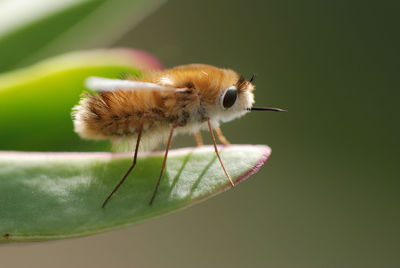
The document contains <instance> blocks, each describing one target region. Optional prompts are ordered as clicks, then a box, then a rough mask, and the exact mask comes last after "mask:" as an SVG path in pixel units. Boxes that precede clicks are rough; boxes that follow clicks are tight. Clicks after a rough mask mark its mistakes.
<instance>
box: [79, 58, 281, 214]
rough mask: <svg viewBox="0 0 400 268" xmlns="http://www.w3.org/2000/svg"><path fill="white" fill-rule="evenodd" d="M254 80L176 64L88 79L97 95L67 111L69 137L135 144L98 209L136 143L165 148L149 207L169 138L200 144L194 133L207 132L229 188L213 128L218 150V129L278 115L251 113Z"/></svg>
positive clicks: (221, 138)
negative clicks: (181, 136)
mask: <svg viewBox="0 0 400 268" xmlns="http://www.w3.org/2000/svg"><path fill="white" fill-rule="evenodd" d="M253 81H254V75H253V76H252V77H251V78H250V79H249V80H246V79H245V78H244V77H243V76H241V75H239V74H238V73H236V72H234V71H232V70H229V69H221V68H217V67H214V66H211V65H205V64H190V65H182V66H178V67H175V68H172V69H167V70H162V71H154V72H151V71H150V72H146V73H144V74H143V76H142V77H140V78H134V77H132V78H129V79H108V78H101V77H89V78H88V79H87V80H86V86H87V87H88V88H89V89H90V90H93V91H96V92H97V93H90V92H87V93H84V95H83V97H82V99H81V100H80V102H79V104H78V105H76V106H75V107H74V108H73V119H74V127H75V132H77V133H78V134H79V135H80V136H81V137H82V138H86V139H110V140H111V142H112V143H113V144H120V143H121V142H126V141H128V142H130V143H132V144H135V152H134V155H133V162H132V164H131V166H130V167H129V169H128V171H127V172H126V173H125V175H124V176H123V177H122V179H121V180H120V182H119V183H118V184H117V185H116V186H115V188H114V189H113V190H112V191H111V192H110V194H109V195H108V196H107V198H106V199H105V200H104V202H103V205H102V207H103V208H104V207H105V206H106V204H107V202H108V201H109V200H110V198H111V197H112V196H113V195H114V193H115V192H116V191H117V190H118V188H119V187H120V186H121V185H122V184H123V182H124V181H125V179H126V178H127V176H128V175H129V173H130V172H131V171H132V170H133V168H134V167H135V165H136V159H137V154H138V149H139V144H141V142H142V143H145V144H146V145H147V147H149V146H150V147H151V145H154V144H157V143H156V142H155V141H159V140H163V141H166V149H165V154H164V159H163V162H162V167H161V171H160V175H159V177H158V180H157V183H156V186H155V189H154V192H153V195H152V197H151V199H150V205H151V204H152V203H153V201H154V199H155V197H156V194H157V190H158V187H159V185H160V181H161V178H162V175H163V171H164V169H165V164H166V161H167V156H168V150H169V148H170V145H171V140H172V137H173V136H174V134H177V133H189V134H193V135H194V136H195V139H196V142H197V145H198V146H201V145H203V142H202V138H201V135H200V130H204V129H205V130H207V129H208V131H209V132H210V135H211V139H212V142H213V145H214V149H215V153H216V155H217V157H218V160H219V162H220V164H221V167H222V170H223V172H224V173H225V175H226V177H227V179H228V181H229V183H230V184H231V185H232V186H234V183H233V181H232V179H231V178H230V176H229V174H228V172H227V170H226V169H225V167H224V165H223V163H222V160H221V158H220V156H219V153H218V148H217V145H216V141H215V137H214V133H213V129H214V130H215V131H216V133H217V137H218V139H219V141H220V142H221V143H223V144H224V145H229V142H228V141H227V139H226V138H225V137H224V136H223V134H222V131H221V129H220V128H219V124H220V123H221V122H227V121H231V120H233V119H235V118H238V117H240V116H242V115H244V114H246V113H247V112H249V111H278V112H281V111H284V110H282V109H278V108H269V107H263V108H256V107H253V103H254V95H253V90H254V85H253V84H252V82H253Z"/></svg>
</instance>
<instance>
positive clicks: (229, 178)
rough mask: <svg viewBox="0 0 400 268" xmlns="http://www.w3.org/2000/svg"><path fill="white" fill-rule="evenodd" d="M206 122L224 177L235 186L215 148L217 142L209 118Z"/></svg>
mask: <svg viewBox="0 0 400 268" xmlns="http://www.w3.org/2000/svg"><path fill="white" fill-rule="evenodd" d="M207 122H208V129H209V130H210V134H211V139H212V142H213V145H214V150H215V153H216V154H217V157H218V160H219V162H220V163H221V167H222V169H223V170H224V172H225V175H226V177H227V178H228V180H229V183H230V184H231V185H232V186H235V184H234V183H233V181H232V179H231V177H230V176H229V174H228V172H227V171H226V169H225V167H224V164H223V163H222V160H221V157H219V153H218V148H217V144H216V142H215V137H214V133H213V130H212V128H211V123H210V118H207Z"/></svg>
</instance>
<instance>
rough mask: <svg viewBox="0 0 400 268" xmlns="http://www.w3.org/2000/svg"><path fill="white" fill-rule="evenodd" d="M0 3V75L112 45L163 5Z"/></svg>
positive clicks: (98, 0) (155, 0)
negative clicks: (58, 56)
mask: <svg viewBox="0 0 400 268" xmlns="http://www.w3.org/2000/svg"><path fill="white" fill-rule="evenodd" d="M45 2H46V1H38V2H36V1H31V2H27V3H26V4H25V5H23V6H21V5H20V4H18V2H17V1H15V3H13V1H7V2H5V3H0V22H1V24H0V59H1V61H0V72H3V71H7V70H11V69H13V68H15V67H21V66H26V65H27V64H30V63H32V62H35V61H37V60H41V59H43V58H46V57H49V56H53V55H56V54H60V53H65V52H68V51H72V50H76V49H88V48H96V47H104V46H109V45H112V44H113V43H114V42H115V41H116V40H118V39H119V38H121V36H123V34H125V33H126V32H127V31H129V30H130V29H131V28H132V27H134V26H135V25H136V24H137V23H138V22H139V21H141V20H142V19H144V18H145V17H146V16H147V15H148V14H150V13H151V12H152V11H153V10H155V9H156V8H157V7H158V6H160V5H161V4H162V3H164V2H165V0H73V1H71V0H57V1H53V2H50V1H47V3H45Z"/></svg>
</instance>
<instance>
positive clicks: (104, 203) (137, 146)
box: [101, 126, 143, 208]
mask: <svg viewBox="0 0 400 268" xmlns="http://www.w3.org/2000/svg"><path fill="white" fill-rule="evenodd" d="M142 130H143V126H140V128H139V133H138V137H137V141H136V147H135V154H134V156H133V162H132V165H131V166H130V168H129V169H128V171H127V172H126V173H125V175H124V176H123V177H122V179H121V181H120V182H119V183H118V184H117V186H115V188H114V190H112V192H111V193H110V194H109V195H108V196H107V198H106V200H104V202H103V205H102V206H101V207H102V208H104V207H105V206H106V204H107V202H108V200H110V198H111V197H112V196H113V194H114V193H115V192H116V191H117V190H118V188H119V187H120V186H121V185H122V184H123V183H124V181H125V179H126V178H127V177H128V175H129V173H131V171H132V169H133V168H134V167H135V165H136V159H137V154H138V149H139V143H140V139H141V137H142Z"/></svg>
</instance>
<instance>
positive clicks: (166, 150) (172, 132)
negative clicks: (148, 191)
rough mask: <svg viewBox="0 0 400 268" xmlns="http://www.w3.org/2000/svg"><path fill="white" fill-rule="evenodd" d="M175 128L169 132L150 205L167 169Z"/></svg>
mask: <svg viewBox="0 0 400 268" xmlns="http://www.w3.org/2000/svg"><path fill="white" fill-rule="evenodd" d="M175 128H176V126H175V125H174V126H172V129H171V132H170V133H169V137H168V143H167V148H166V149H165V154H164V159H163V163H162V167H161V171H160V176H159V177H158V181H157V184H156V188H155V189H154V192H153V196H152V197H151V200H150V203H149V205H151V204H153V201H154V198H155V197H156V194H157V190H158V186H160V181H161V177H162V174H163V172H164V169H165V163H166V162H167V156H168V150H169V146H170V145H171V140H172V135H173V134H174V129H175Z"/></svg>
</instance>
